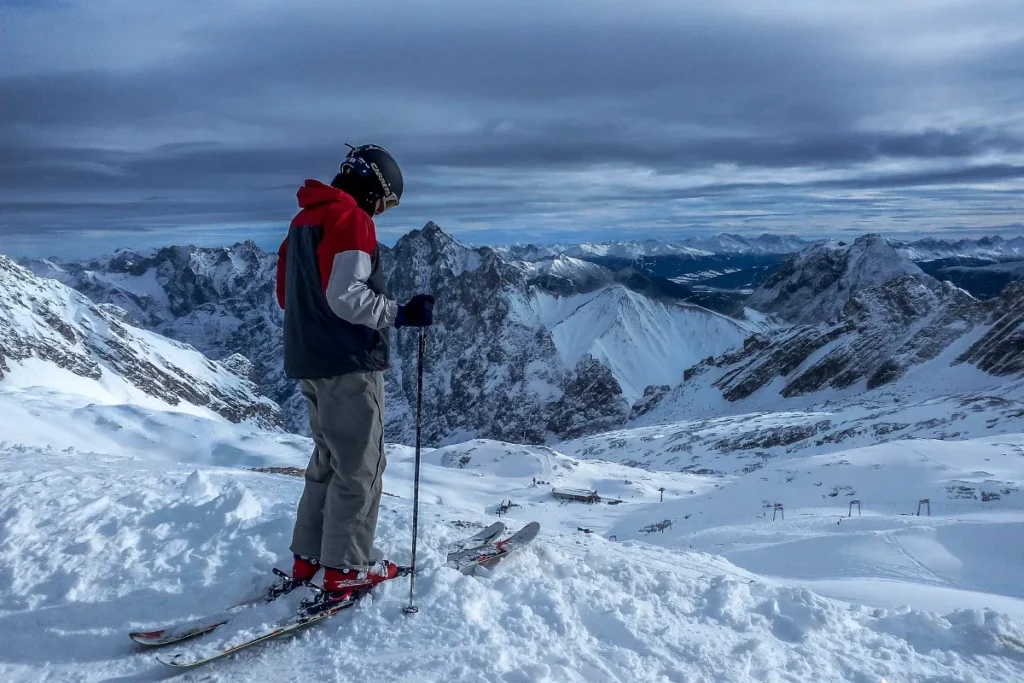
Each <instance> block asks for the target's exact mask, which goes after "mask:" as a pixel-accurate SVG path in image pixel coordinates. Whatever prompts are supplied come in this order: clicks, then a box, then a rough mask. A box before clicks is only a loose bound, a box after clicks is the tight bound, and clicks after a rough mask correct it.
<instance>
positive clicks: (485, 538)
mask: <svg viewBox="0 0 1024 683" xmlns="http://www.w3.org/2000/svg"><path fill="white" fill-rule="evenodd" d="M503 533H505V524H504V523H502V522H495V523H494V524H492V525H490V526H489V527H487V528H486V529H484V530H482V531H481V532H480V533H478V534H476V535H474V536H470V537H469V538H464V539H462V540H461V541H455V542H453V543H449V544H448V545H447V546H445V548H444V552H445V554H446V555H447V556H448V560H449V561H451V559H452V557H453V556H455V555H458V554H459V553H462V552H465V551H466V550H472V549H473V548H482V547H484V546H486V545H488V544H490V543H491V541H493V540H494V539H496V538H497V537H498V536H501V535H502V534H503Z"/></svg>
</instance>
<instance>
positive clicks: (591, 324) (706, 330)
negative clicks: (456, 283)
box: [516, 286, 752, 405]
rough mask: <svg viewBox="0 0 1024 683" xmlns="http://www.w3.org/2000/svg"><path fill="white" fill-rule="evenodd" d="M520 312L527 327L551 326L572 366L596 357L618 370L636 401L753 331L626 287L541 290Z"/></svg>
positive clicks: (627, 395) (566, 361) (630, 400)
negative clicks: (562, 293) (559, 293)
mask: <svg viewBox="0 0 1024 683" xmlns="http://www.w3.org/2000/svg"><path fill="white" fill-rule="evenodd" d="M516 313H517V314H518V317H519V318H520V319H521V320H523V321H524V322H526V323H527V324H530V325H531V326H535V327H539V328H543V329H548V330H550V331H551V334H552V338H553V340H554V343H555V347H556V348H557V349H558V356H559V358H560V360H561V361H562V362H563V363H564V364H565V365H566V366H569V367H572V366H575V365H576V364H577V363H578V362H579V361H580V360H581V359H582V358H584V357H586V356H587V355H589V356H591V357H593V358H594V359H595V360H597V361H598V362H600V363H601V364H602V365H604V366H605V367H607V368H608V369H609V370H611V372H612V375H613V376H614V377H615V379H616V380H617V381H618V383H619V386H620V387H621V388H622V395H623V398H625V399H626V401H627V402H628V403H629V404H630V405H632V404H633V403H634V402H636V401H637V399H639V398H640V397H641V396H642V395H643V392H644V389H645V388H646V387H647V386H649V385H652V384H654V385H657V384H665V383H674V381H678V379H679V378H681V377H682V373H683V370H685V369H686V368H688V367H690V366H692V365H694V364H695V363H697V362H699V361H700V360H702V359H704V358H707V357H708V356H710V355H714V354H715V353H716V352H717V351H718V350H719V349H728V348H732V347H737V346H739V345H741V344H742V342H743V339H744V337H745V336H746V335H747V334H748V333H749V332H750V331H751V329H752V328H751V327H750V326H745V325H744V324H742V323H739V322H737V321H735V320H733V319H731V318H727V317H726V316H723V315H719V314H717V313H713V312H711V311H708V310H706V309H703V308H700V307H698V306H686V305H674V304H664V303H661V302H658V301H653V300H651V299H648V298H647V297H644V296H641V295H639V294H637V293H635V292H631V291H629V290H628V289H626V288H625V287H622V286H613V287H607V288H604V289H600V290H598V291H595V292H590V293H587V294H578V295H575V296H569V297H555V296H552V295H550V294H548V293H546V292H541V291H536V292H534V293H533V296H531V298H530V300H529V302H528V308H527V309H526V310H518V311H516Z"/></svg>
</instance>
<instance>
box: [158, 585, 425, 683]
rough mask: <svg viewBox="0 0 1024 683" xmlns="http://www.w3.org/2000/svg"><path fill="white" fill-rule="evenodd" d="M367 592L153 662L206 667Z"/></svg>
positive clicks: (355, 600)
mask: <svg viewBox="0 0 1024 683" xmlns="http://www.w3.org/2000/svg"><path fill="white" fill-rule="evenodd" d="M411 572H412V567H399V568H398V575H397V576H396V577H395V578H398V577H399V576H408V575H409V574H410V573H411ZM367 592H368V591H364V592H360V593H359V594H354V595H352V596H351V597H350V598H348V599H346V600H343V601H341V602H338V603H337V604H335V605H333V606H332V607H330V608H328V609H325V610H324V611H322V612H317V613H315V614H309V613H306V612H305V611H304V610H302V609H300V610H299V611H297V612H296V613H295V614H293V615H292V616H290V617H287V618H285V619H281V620H279V621H277V622H276V623H274V624H273V625H272V626H271V627H270V628H268V629H267V630H265V631H261V632H258V633H255V634H253V635H251V636H249V637H246V638H245V639H244V640H242V641H240V642H237V643H233V644H231V641H230V640H228V643H229V644H228V645H227V646H226V647H223V648H219V649H214V650H210V649H209V648H208V647H201V646H200V647H197V648H195V650H194V651H193V652H191V653H190V652H188V651H183V652H177V653H175V654H173V655H165V654H163V653H161V654H158V655H157V656H156V660H157V661H158V662H160V663H161V664H166V665H167V666H171V667H174V668H177V669H188V668H191V667H194V666H199V665H201V664H207V663H209V662H212V661H215V660H217V659H221V658H222V657H227V656H228V655H232V654H234V653H236V652H238V651H240V650H244V649H245V648H247V647H251V646H253V645H258V644H259V643H263V642H266V641H268V640H271V639H273V638H277V637H279V636H282V635H285V634H286V633H290V632H292V631H296V630H298V629H301V628H304V627H306V626H311V625H313V624H315V623H317V622H319V621H323V620H324V619H327V618H328V617H333V616H334V615H335V614H338V613H339V612H342V611H344V610H346V609H348V608H350V607H353V606H354V605H355V604H356V603H358V602H359V598H361V597H363V596H364V595H366V594H367Z"/></svg>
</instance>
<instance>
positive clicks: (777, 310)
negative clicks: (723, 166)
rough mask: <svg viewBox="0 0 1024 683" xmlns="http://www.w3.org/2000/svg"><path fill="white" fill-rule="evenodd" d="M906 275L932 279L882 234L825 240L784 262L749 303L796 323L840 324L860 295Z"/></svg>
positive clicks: (753, 306) (759, 288)
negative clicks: (843, 243)
mask: <svg viewBox="0 0 1024 683" xmlns="http://www.w3.org/2000/svg"><path fill="white" fill-rule="evenodd" d="M905 275H910V276H913V277H917V278H920V279H922V280H931V278H930V277H929V276H927V275H925V274H924V272H923V271H922V270H921V269H920V268H918V267H917V266H916V265H914V263H913V262H912V261H910V260H909V259H907V258H906V257H905V256H902V255H901V254H899V253H898V252H897V251H896V250H895V249H893V248H892V246H890V245H889V243H888V242H886V241H885V240H884V239H883V238H882V237H881V235H877V234H872V235H864V236H863V237H859V238H857V240H856V241H855V242H854V243H853V244H851V245H847V246H839V244H838V243H835V242H823V243H821V244H816V245H814V246H813V247H809V248H807V249H805V250H803V251H801V252H800V253H798V254H796V255H795V256H793V257H792V258H790V259H789V260H788V261H786V262H785V263H784V264H782V266H780V267H779V269H778V270H777V271H775V272H774V273H773V274H772V275H771V276H770V277H769V278H768V279H767V280H766V281H765V282H764V283H763V284H762V285H761V286H760V287H758V288H757V289H756V290H754V293H753V294H752V295H751V297H750V298H749V299H748V300H747V302H746V305H747V306H749V307H750V308H754V309H757V310H759V311H763V312H765V313H773V314H776V315H778V316H779V317H781V318H782V319H784V320H786V321H787V322H790V323H795V324H800V323H815V322H821V321H827V320H834V319H835V318H836V317H837V316H838V315H839V314H840V313H841V312H842V310H843V307H844V306H845V305H846V303H847V301H849V299H850V295H851V294H853V293H854V292H856V291H858V290H862V289H868V288H870V287H876V286H879V285H882V284H885V283H886V282H890V281H891V280H894V279H896V278H899V277H902V276H905Z"/></svg>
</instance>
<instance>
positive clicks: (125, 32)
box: [0, 0, 1024, 255]
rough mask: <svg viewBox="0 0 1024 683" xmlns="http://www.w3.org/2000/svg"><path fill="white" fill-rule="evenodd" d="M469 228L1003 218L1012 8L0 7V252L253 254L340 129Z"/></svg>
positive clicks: (969, 223) (571, 236)
mask: <svg viewBox="0 0 1024 683" xmlns="http://www.w3.org/2000/svg"><path fill="white" fill-rule="evenodd" d="M345 142H352V143H354V144H360V143H365V142H375V143H378V144H382V145H384V146H385V147H387V148H388V149H390V150H391V151H392V153H393V154H394V155H395V157H396V158H397V159H398V161H399V163H400V164H401V166H402V168H403V170H404V172H405V178H406V194H405V197H404V198H403V202H402V206H401V207H399V208H398V209H397V210H395V211H392V212H389V213H388V214H386V215H385V216H382V217H381V218H380V219H379V221H378V226H379V233H380V237H381V240H382V241H385V242H393V240H394V239H395V238H396V237H397V236H398V235H400V234H401V233H403V232H405V231H407V230H409V229H411V228H414V227H419V226H421V225H422V224H423V223H424V222H426V221H427V220H434V221H436V222H438V223H440V224H441V225H442V226H444V227H445V228H446V229H448V230H449V231H450V232H452V233H453V234H455V235H456V236H459V237H462V238H463V239H465V240H467V241H469V242H473V243H499V242H510V241H541V242H545V241H554V240H584V239H588V240H589V239H605V238H620V237H647V236H658V237H665V238H671V237H678V236H683V235H687V234H694V233H708V232H719V231H732V232H740V233H746V232H752V233H760V232H764V231H777V232H791V233H798V234H801V235H807V236H815V237H817V236H821V235H834V236H837V235H846V234H851V233H863V232H867V231H881V232H884V233H887V234H890V235H895V234H899V233H903V234H905V235H921V234H930V235H961V234H972V233H973V234H981V233H985V234H993V233H999V234H1003V235H1009V234H1020V233H1021V232H1024V192H1022V190H1024V2H1021V1H1020V0H885V1H884V2H882V1H880V0H827V1H823V0H696V1H691V0H686V1H683V0H555V1H552V0H547V1H545V2H537V1H535V0H512V1H506V0H487V1H486V2H480V1H478V0H449V1H447V2H437V1H436V0H404V1H402V2H396V1H395V0H381V1H379V2H349V1H347V0H341V1H338V0H321V1H317V2H314V1H313V0H288V1H287V2H285V1H284V0H273V1H270V0H244V1H241V0H217V2H210V1H209V0H201V1H193V0H174V2H155V1H154V2H140V1H139V0H102V2H100V1H96V2H92V1H83V2H76V1H74V0H0V252H13V253H19V254H36V255H41V254H57V255H68V254H74V253H96V252H101V251H108V250H110V249H112V248H114V247H118V246H146V245H154V244H167V243H186V242H191V243H198V244H227V243H231V242H234V241H237V240H239V239H245V238H249V237H252V238H255V239H257V241H259V242H261V243H263V244H269V243H273V242H274V241H275V240H276V239H277V238H278V237H279V236H280V234H281V232H282V226H283V225H285V224H286V223H287V221H288V220H289V219H290V218H291V216H292V214H293V213H294V211H295V201H294V192H295V188H296V187H297V186H298V184H300V183H301V181H302V180H303V179H304V178H307V177H316V178H320V179H323V180H329V179H330V178H331V176H332V175H333V173H334V171H335V170H336V168H337V164H338V163H339V161H340V159H341V158H342V157H343V155H344V143H345Z"/></svg>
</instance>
